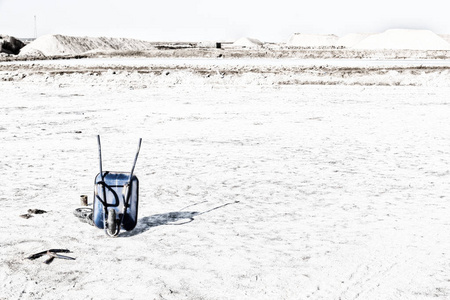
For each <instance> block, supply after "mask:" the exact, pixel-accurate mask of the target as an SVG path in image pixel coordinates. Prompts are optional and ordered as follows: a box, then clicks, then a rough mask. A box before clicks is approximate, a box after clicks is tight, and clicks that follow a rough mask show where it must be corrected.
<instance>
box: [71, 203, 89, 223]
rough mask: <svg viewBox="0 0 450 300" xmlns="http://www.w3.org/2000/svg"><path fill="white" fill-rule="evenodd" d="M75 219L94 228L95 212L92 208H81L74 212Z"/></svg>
mask: <svg viewBox="0 0 450 300" xmlns="http://www.w3.org/2000/svg"><path fill="white" fill-rule="evenodd" d="M73 214H74V215H75V217H77V218H78V219H79V220H80V221H81V222H83V223H88V224H89V225H91V226H94V221H93V219H92V215H93V211H92V208H90V207H80V208H77V209H75V211H74V212H73Z"/></svg>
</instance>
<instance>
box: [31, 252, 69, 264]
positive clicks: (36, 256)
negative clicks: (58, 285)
mask: <svg viewBox="0 0 450 300" xmlns="http://www.w3.org/2000/svg"><path fill="white" fill-rule="evenodd" d="M58 252H61V253H72V252H71V251H70V250H69V249H50V250H45V251H42V252H38V253H35V254H32V255H30V256H28V257H27V259H29V260H34V259H36V258H39V257H41V256H44V255H48V256H50V258H48V259H46V260H45V261H44V262H45V263H46V264H47V265H48V264H50V263H51V262H52V261H53V260H54V259H55V258H60V259H68V260H75V258H73V257H70V256H65V255H61V254H58Z"/></svg>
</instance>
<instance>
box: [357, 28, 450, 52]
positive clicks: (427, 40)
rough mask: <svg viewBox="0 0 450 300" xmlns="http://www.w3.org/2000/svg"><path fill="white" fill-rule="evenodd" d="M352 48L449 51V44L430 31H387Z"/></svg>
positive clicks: (370, 37) (372, 36)
mask: <svg viewBox="0 0 450 300" xmlns="http://www.w3.org/2000/svg"><path fill="white" fill-rule="evenodd" d="M353 48H354V49H407V50H450V43H448V42H447V41H446V40H444V39H443V38H442V37H440V36H438V35H437V34H435V33H434V32H432V31H430V30H412V29H389V30H386V31H385V32H383V33H379V34H374V35H371V36H369V37H367V38H365V39H364V40H362V41H361V42H359V43H357V44H356V45H354V46H353Z"/></svg>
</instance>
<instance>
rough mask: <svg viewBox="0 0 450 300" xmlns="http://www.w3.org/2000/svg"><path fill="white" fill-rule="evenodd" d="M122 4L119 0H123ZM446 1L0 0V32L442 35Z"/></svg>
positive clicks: (153, 36)
mask: <svg viewBox="0 0 450 300" xmlns="http://www.w3.org/2000/svg"><path fill="white" fill-rule="evenodd" d="M125 3H126V4H125ZM449 6H450V2H449V0H427V1H425V0H421V1H417V0H409V1H408V0H377V1H364V0H303V1H300V0H276V1H275V0H274V1H266V0H259V1H258V0H222V1H219V0H158V1H155V0H145V1H144V0H120V1H119V0H0V34H7V35H12V36H15V37H19V38H23V37H33V36H34V28H35V27H34V16H36V19H37V35H38V36H41V35H44V34H64V35H73V36H111V37H130V38H139V39H145V40H151V41H161V40H164V41H204V40H219V41H220V40H227V41H234V40H236V39H238V38H240V37H243V36H247V37H252V38H257V39H260V40H261V41H265V42H285V41H287V40H288V38H289V37H290V36H291V34H293V33H296V32H302V33H322V34H326V33H333V34H336V35H339V36H343V35H345V34H347V33H352V32H372V33H373V32H382V31H384V30H386V29H389V28H406V29H429V30H432V31H434V32H435V33H449V34H450V17H449V13H448V12H449V10H448V7H449Z"/></svg>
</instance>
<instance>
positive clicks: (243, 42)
mask: <svg viewBox="0 0 450 300" xmlns="http://www.w3.org/2000/svg"><path fill="white" fill-rule="evenodd" d="M262 45H263V43H262V42H261V41H260V40H257V39H253V38H248V37H243V38H240V39H238V40H237V41H235V42H234V43H233V47H241V48H259V47H261V46H262Z"/></svg>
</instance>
